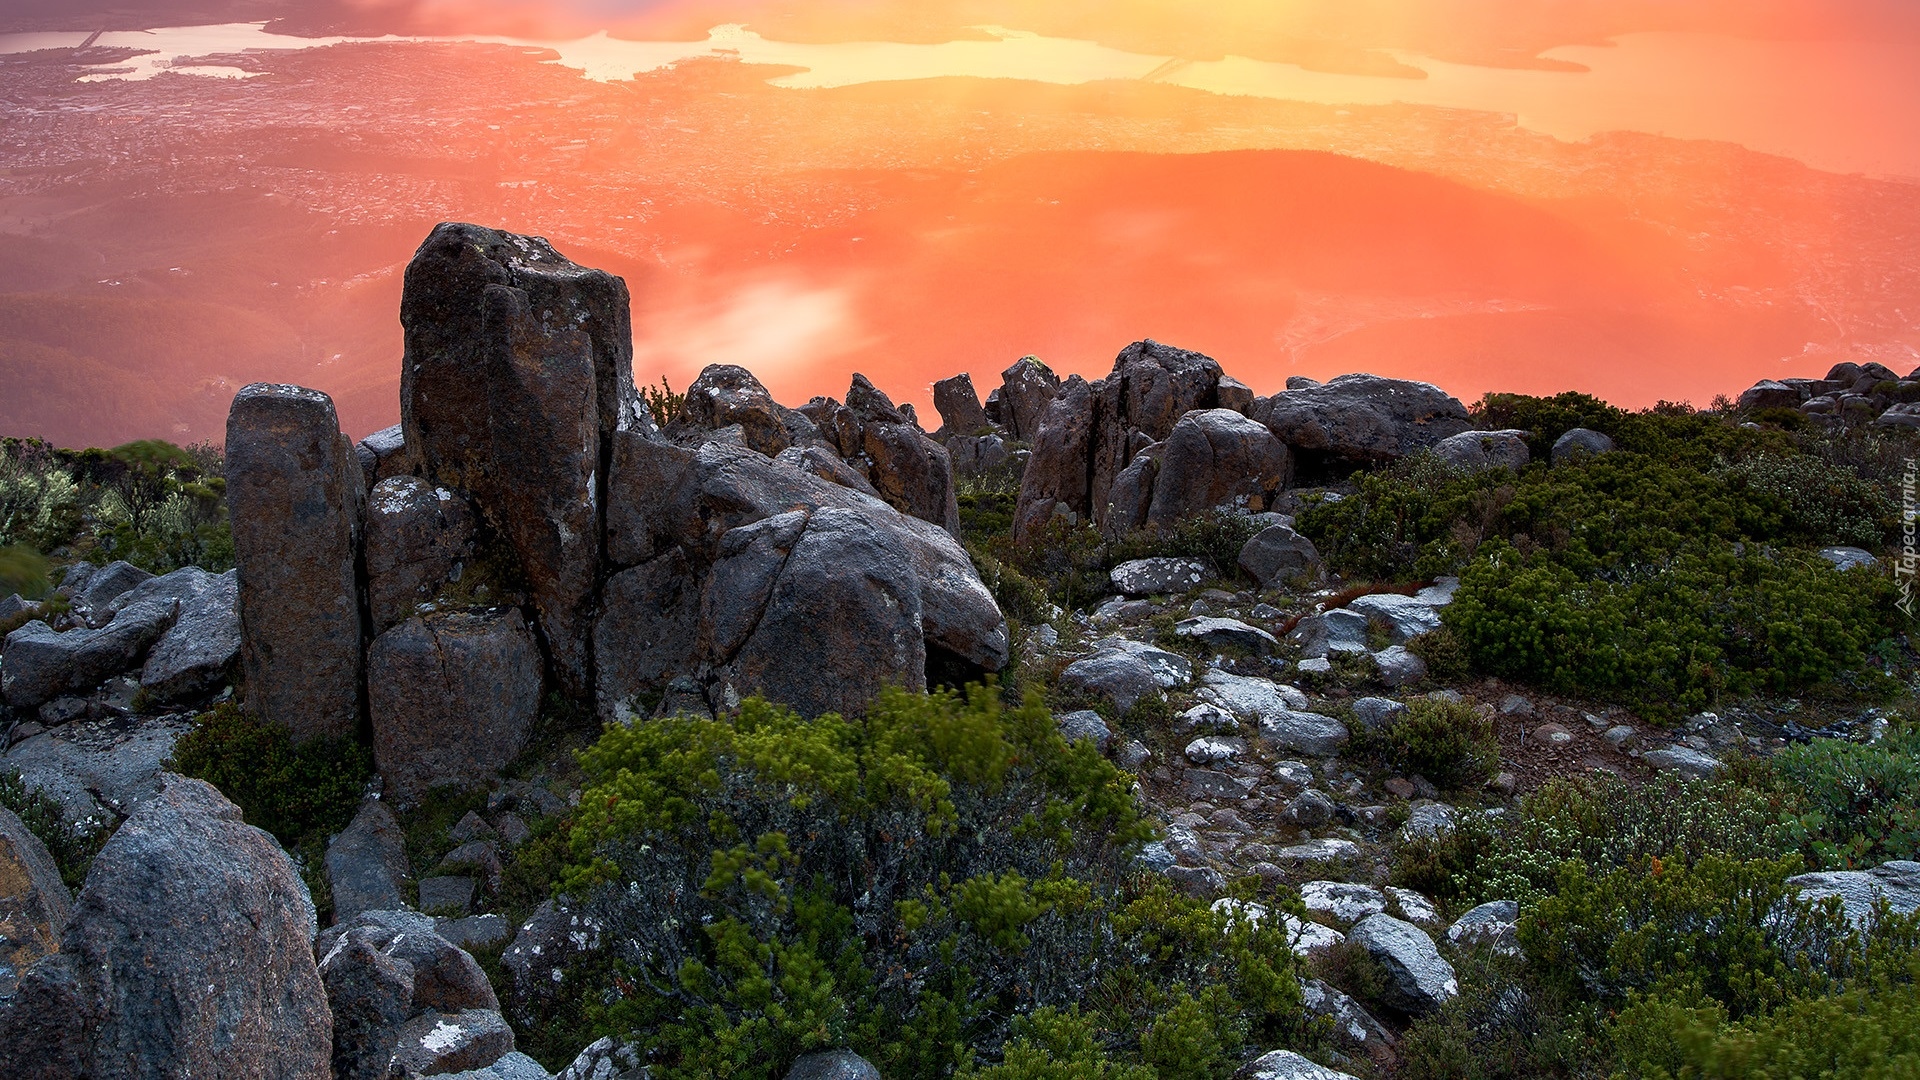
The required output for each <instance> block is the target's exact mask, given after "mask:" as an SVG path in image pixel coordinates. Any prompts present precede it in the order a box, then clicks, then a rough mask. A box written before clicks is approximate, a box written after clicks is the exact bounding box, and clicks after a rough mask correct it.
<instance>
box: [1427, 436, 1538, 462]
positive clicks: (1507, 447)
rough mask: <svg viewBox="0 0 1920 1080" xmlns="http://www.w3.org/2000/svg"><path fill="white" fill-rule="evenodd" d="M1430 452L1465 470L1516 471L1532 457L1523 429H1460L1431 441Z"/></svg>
mask: <svg viewBox="0 0 1920 1080" xmlns="http://www.w3.org/2000/svg"><path fill="white" fill-rule="evenodd" d="M1433 453H1434V456H1435V457H1438V458H1439V459H1440V460H1441V461H1444V462H1446V463H1447V464H1449V465H1452V466H1454V467H1455V468H1459V469H1465V470H1467V471H1468V472H1479V471H1480V470H1482V469H1505V470H1507V471H1508V472H1519V471H1520V470H1521V469H1524V468H1526V467H1527V463H1528V462H1529V461H1531V460H1533V455H1532V454H1531V453H1529V452H1528V450H1527V433H1526V432H1524V431H1515V430H1511V429H1508V430H1504V431H1463V432H1461V433H1460V434H1458V435H1449V436H1447V437H1446V438H1444V439H1441V440H1440V441H1439V442H1437V443H1435V444H1433Z"/></svg>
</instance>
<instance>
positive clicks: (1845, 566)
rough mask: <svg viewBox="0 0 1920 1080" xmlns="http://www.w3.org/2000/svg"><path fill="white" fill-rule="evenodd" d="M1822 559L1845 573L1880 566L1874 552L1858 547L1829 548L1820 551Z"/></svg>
mask: <svg viewBox="0 0 1920 1080" xmlns="http://www.w3.org/2000/svg"><path fill="white" fill-rule="evenodd" d="M1820 557H1821V558H1823V559H1825V560H1827V561H1828V562H1830V563H1832V564H1833V568H1834V569H1835V570H1839V571H1840V572H1842V573H1845V572H1846V571H1848V570H1852V569H1853V568H1855V567H1858V566H1864V567H1866V568H1867V569H1869V570H1871V569H1873V568H1874V567H1876V566H1879V565H1880V560H1879V559H1876V558H1874V557H1873V552H1871V551H1867V550H1866V549H1864V548H1857V547H1829V548H1821V549H1820Z"/></svg>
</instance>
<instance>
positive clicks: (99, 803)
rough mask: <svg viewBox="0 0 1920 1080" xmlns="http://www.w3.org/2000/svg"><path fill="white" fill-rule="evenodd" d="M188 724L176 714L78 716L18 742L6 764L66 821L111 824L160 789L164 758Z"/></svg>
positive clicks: (171, 752) (166, 757) (167, 756)
mask: <svg viewBox="0 0 1920 1080" xmlns="http://www.w3.org/2000/svg"><path fill="white" fill-rule="evenodd" d="M190 726H191V725H190V724H189V723H188V722H187V721H185V720H184V719H180V718H176V717H152V718H140V719H136V720H134V721H132V722H128V721H126V720H121V719H106V720H85V721H75V722H73V723H71V724H68V725H66V726H65V727H61V728H56V729H54V730H52V731H47V732H42V733H41V734H38V735H35V736H33V737H31V738H28V739H24V740H22V741H20V742H18V743H15V744H14V746H13V748H12V749H11V750H9V751H8V752H7V757H6V764H7V765H8V766H10V767H13V768H16V769H18V770H19V771H20V778H21V780H22V781H24V782H25V783H26V786H27V787H29V788H31V789H33V790H35V791H38V792H40V793H41V794H44V795H46V796H47V797H49V798H51V799H53V800H54V801H56V802H58V803H59V804H60V810H61V813H62V815H63V816H64V817H65V818H66V820H67V821H69V822H79V821H86V822H90V823H93V824H107V825H111V824H112V823H113V821H114V820H116V819H117V818H118V817H121V816H124V815H129V814H132V813H133V812H134V811H135V810H136V809H138V808H139V807H140V806H142V805H144V804H145V803H146V802H147V801H148V800H150V799H152V798H153V797H154V796H155V795H157V794H159V791H160V777H161V763H162V762H164V761H166V760H167V759H168V758H169V757H171V756H172V755H173V744H174V741H175V740H177V739H178V738H179V737H180V736H181V735H182V734H184V733H185V732H186V731H187V730H188V728H189V727H190Z"/></svg>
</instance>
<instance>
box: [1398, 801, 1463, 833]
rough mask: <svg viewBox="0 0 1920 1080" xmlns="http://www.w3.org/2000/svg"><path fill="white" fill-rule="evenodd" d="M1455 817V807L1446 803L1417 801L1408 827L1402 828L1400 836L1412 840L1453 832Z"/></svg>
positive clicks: (1408, 818)
mask: <svg viewBox="0 0 1920 1080" xmlns="http://www.w3.org/2000/svg"><path fill="white" fill-rule="evenodd" d="M1455 817H1456V815H1455V814H1454V810H1453V807H1451V806H1448V805H1447V804H1446V803H1443V802H1437V801H1435V800H1433V799H1416V800H1414V802H1413V806H1412V807H1411V809H1410V812H1409V813H1408V815H1407V823H1406V825H1404V826H1402V827H1401V830H1400V834H1401V835H1402V836H1405V837H1407V838H1408V839H1412V838H1415V837H1428V836H1439V835H1441V834H1443V833H1448V832H1452V831H1453V826H1454V821H1455Z"/></svg>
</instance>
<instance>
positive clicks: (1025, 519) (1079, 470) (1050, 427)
mask: <svg viewBox="0 0 1920 1080" xmlns="http://www.w3.org/2000/svg"><path fill="white" fill-rule="evenodd" d="M1093 407H1094V406H1093V388H1092V387H1090V386H1089V385H1087V381H1086V380H1085V379H1082V378H1081V377H1079V376H1078V375H1074V376H1070V377H1068V379H1067V381H1066V382H1065V383H1063V384H1062V385H1061V387H1060V390H1059V392H1058V393H1057V394H1055V395H1054V397H1053V400H1052V402H1051V404H1049V405H1048V406H1047V411H1046V412H1045V413H1044V414H1043V415H1042V416H1041V418H1040V423H1039V430H1038V431H1036V432H1034V433H1033V434H1032V435H1030V436H1028V439H1029V440H1030V441H1031V442H1032V443H1033V456H1032V457H1031V458H1029V459H1028V461H1027V467H1026V470H1025V471H1024V472H1023V473H1022V474H1021V477H1020V499H1019V503H1018V505H1017V507H1016V508H1015V511H1014V539H1015V540H1017V541H1019V542H1021V543H1032V542H1034V541H1035V540H1037V539H1038V538H1039V537H1040V536H1041V534H1042V533H1044V532H1045V531H1046V529H1047V528H1048V526H1049V525H1050V523H1051V522H1052V521H1053V520H1054V519H1055V518H1056V517H1058V518H1062V519H1064V520H1066V521H1068V522H1069V523H1076V522H1083V521H1088V520H1089V519H1090V518H1091V511H1090V508H1089V505H1088V491H1089V487H1088V473H1087V458H1088V455H1089V454H1090V453H1091V452H1092V438H1093V423H1094V417H1093Z"/></svg>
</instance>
